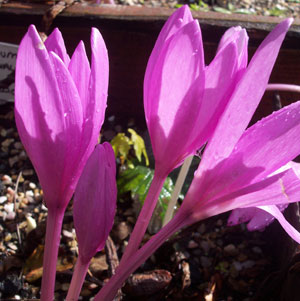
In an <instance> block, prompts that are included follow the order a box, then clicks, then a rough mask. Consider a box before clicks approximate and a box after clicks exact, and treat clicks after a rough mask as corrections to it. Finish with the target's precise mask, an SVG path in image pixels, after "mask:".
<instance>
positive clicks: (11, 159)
mask: <svg viewBox="0 0 300 301" xmlns="http://www.w3.org/2000/svg"><path fill="white" fill-rule="evenodd" d="M18 161H19V157H18V156H14V157H10V158H9V159H8V164H9V166H10V167H13V166H14V165H15V164H16V163H17V162H18Z"/></svg>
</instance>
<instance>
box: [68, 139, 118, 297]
mask: <svg viewBox="0 0 300 301" xmlns="http://www.w3.org/2000/svg"><path fill="white" fill-rule="evenodd" d="M116 200H117V185H116V163H115V155H114V151H113V149H112V147H111V145H110V144H109V143H107V142H105V143H103V144H102V145H101V144H99V145H98V146H97V147H96V149H95V150H94V152H93V153H92V155H91V156H90V158H89V159H88V161H87V163H86V166H85V168H84V170H83V172H82V175H81V177H80V179H79V181H78V185H77V187H76V190H75V194H74V207H73V213H74V226H75V230H76V236H77V241H78V249H79V257H78V259H77V263H76V266H75V272H74V274H73V277H72V282H71V286H70V289H69V292H68V296H67V300H78V297H79V294H80V290H81V287H82V283H83V281H84V278H85V275H86V271H87V269H88V267H89V263H90V260H91V259H92V257H93V256H94V255H95V254H96V253H97V252H98V251H100V250H102V249H103V248H104V245H105V241H106V239H107V237H108V234H109V232H110V230H111V228H112V225H113V221H114V216H115V211H116Z"/></svg>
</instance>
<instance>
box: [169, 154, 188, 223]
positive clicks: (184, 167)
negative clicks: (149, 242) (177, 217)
mask: <svg viewBox="0 0 300 301" xmlns="http://www.w3.org/2000/svg"><path fill="white" fill-rule="evenodd" d="M193 157H194V156H189V157H187V158H186V159H185V160H184V163H183V165H182V166H181V168H180V172H179V175H178V177H177V180H176V183H175V187H174V190H173V192H172V195H171V200H170V201H169V204H168V208H167V212H166V214H165V217H164V220H163V226H165V225H166V224H167V223H168V222H169V221H170V220H171V219H172V216H173V213H174V210H175V206H176V204H177V200H178V196H179V194H180V191H181V189H182V186H183V184H184V181H185V179H186V176H187V173H188V171H189V169H190V166H191V164H192V161H193Z"/></svg>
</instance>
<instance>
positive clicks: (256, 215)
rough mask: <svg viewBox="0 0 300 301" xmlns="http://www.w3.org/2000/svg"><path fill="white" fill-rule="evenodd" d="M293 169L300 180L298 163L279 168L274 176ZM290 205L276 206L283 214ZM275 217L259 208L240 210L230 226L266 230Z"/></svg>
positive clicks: (231, 215)
mask: <svg viewBox="0 0 300 301" xmlns="http://www.w3.org/2000/svg"><path fill="white" fill-rule="evenodd" d="M289 168H292V169H293V171H294V172H295V174H296V175H297V176H298V177H299V178H300V164H299V163H296V162H292V161H291V162H289V163H288V164H286V165H284V166H283V167H281V168H279V169H278V170H277V171H276V172H275V173H274V174H277V173H279V172H282V171H284V170H288V169H289ZM288 205H289V202H287V203H283V204H278V205H276V206H277V207H278V209H279V210H280V212H283V211H284V210H285V209H286V208H287V207H288ZM274 219H275V218H274V216H273V215H271V214H269V213H268V212H266V211H264V210H262V209H259V208H257V207H250V208H238V209H234V210H233V211H232V212H231V214H230V216H229V218H228V225H229V226H234V225H237V224H240V223H246V222H248V224H247V228H248V230H249V231H254V230H259V231H262V230H264V229H265V228H266V227H267V226H268V225H270V224H271V223H272V222H273V221H274Z"/></svg>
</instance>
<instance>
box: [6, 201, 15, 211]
mask: <svg viewBox="0 0 300 301" xmlns="http://www.w3.org/2000/svg"><path fill="white" fill-rule="evenodd" d="M4 210H5V211H6V212H7V213H10V212H13V211H14V204H13V203H9V204H5V205H4Z"/></svg>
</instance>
